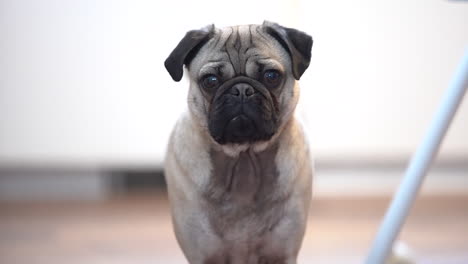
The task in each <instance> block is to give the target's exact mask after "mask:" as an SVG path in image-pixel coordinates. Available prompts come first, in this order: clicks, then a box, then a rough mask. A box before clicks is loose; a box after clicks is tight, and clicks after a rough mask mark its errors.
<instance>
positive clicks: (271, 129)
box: [208, 76, 278, 144]
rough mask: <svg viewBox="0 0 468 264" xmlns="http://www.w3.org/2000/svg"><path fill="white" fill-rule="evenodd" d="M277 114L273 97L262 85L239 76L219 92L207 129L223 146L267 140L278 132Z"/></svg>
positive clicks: (220, 88)
mask: <svg viewBox="0 0 468 264" xmlns="http://www.w3.org/2000/svg"><path fill="white" fill-rule="evenodd" d="M277 112H278V110H277V109H276V107H275V103H274V98H273V97H272V95H271V93H270V92H269V91H268V89H267V88H266V87H265V86H264V85H263V84H262V83H260V82H258V81H257V80H255V79H252V78H249V77H245V76H239V77H235V78H232V79H230V80H228V81H226V82H225V83H223V84H222V85H221V86H220V87H219V88H218V90H217V91H216V93H215V95H214V97H213V99H212V102H211V105H210V111H209V117H208V123H209V124H208V128H209V131H210V134H211V136H212V137H213V138H214V139H215V140H216V141H217V142H218V143H220V144H227V143H249V142H255V141H261V140H268V139H270V138H271V137H272V136H273V134H274V133H275V132H276V119H277V115H278V113H277Z"/></svg>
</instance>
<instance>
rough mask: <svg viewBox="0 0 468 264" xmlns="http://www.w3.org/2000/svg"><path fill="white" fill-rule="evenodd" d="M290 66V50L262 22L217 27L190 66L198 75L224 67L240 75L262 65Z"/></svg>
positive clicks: (233, 73)
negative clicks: (259, 23) (267, 31)
mask: <svg viewBox="0 0 468 264" xmlns="http://www.w3.org/2000/svg"><path fill="white" fill-rule="evenodd" d="M289 65H290V60H289V55H288V53H287V52H286V50H285V49H284V48H283V47H282V46H281V45H280V44H279V42H278V41H277V40H276V39H274V38H273V37H272V36H270V35H269V34H268V33H266V32H265V31H264V30H263V27H262V26H261V25H245V26H235V27H227V28H222V29H216V33H215V34H214V36H213V37H212V38H211V39H210V40H209V41H208V42H207V43H206V44H205V45H204V46H203V47H202V48H201V49H200V51H199V52H198V54H197V56H196V57H195V59H194V60H193V61H192V63H191V64H190V67H189V68H190V72H191V73H192V74H194V75H198V76H200V75H204V74H207V73H213V69H215V70H216V69H217V70H219V69H220V68H222V69H223V71H225V72H226V71H228V72H229V73H230V75H232V76H236V75H250V74H251V71H253V70H254V68H256V69H258V68H259V67H260V68H265V69H277V70H281V71H285V70H286V69H287V67H289Z"/></svg>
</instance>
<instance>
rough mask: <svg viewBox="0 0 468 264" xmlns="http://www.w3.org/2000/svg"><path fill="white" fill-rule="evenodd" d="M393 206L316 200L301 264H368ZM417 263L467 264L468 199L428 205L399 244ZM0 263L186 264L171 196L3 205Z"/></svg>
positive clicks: (417, 211)
mask: <svg viewBox="0 0 468 264" xmlns="http://www.w3.org/2000/svg"><path fill="white" fill-rule="evenodd" d="M387 204H388V200H387V199H369V198H366V199H356V198H354V199H349V198H348V199H346V198H341V199H338V198H334V199H332V198H317V199H315V200H314V202H313V206H312V211H311V215H310V223H309V226H308V230H307V234H306V237H305V240H304V244H303V247H302V250H301V254H300V257H299V263H324V264H327V263H330V264H334V263H346V264H352V263H363V262H362V261H363V259H364V256H365V255H366V254H367V250H368V248H369V244H370V243H371V240H372V238H373V236H374V234H375V231H376V228H377V226H378V224H379V222H380V219H381V216H382V215H383V213H384V211H385V209H386V207H387ZM400 239H401V240H403V241H404V242H405V243H406V244H408V245H409V246H410V247H411V248H412V250H413V253H414V255H415V257H416V260H417V263H424V264H451V263H453V264H467V263H468V196H466V197H439V198H435V197H432V198H421V199H420V200H419V201H418V203H417V204H416V207H415V208H414V210H413V211H412V214H411V217H410V218H409V221H408V222H407V224H406V226H405V228H404V231H403V233H402V236H401V238H400ZM0 263H2V264H10V263H11V264H23V263H24V264H26V263H27V264H30V263H34V264H36V263H47V264H55V263H76V264H78V263H79V264H86V263H92V264H98V263H102V264H104V263H105V264H114V263H117V264H120V263H122V264H123V263H129V264H130V263H132V264H143V263H145V264H146V263H148V264H149V263H164V264H170V263H187V262H186V261H185V259H184V258H183V256H182V253H181V251H180V250H179V248H178V246H177V244H176V241H175V238H174V235H173V233H172V229H171V223H170V216H169V210H168V204H167V200H166V199H165V195H164V194H151V195H148V194H143V195H142V194H140V195H136V196H127V197H119V198H115V199H110V200H108V201H101V202H95V201H94V202H90V201H87V202H47V203H46V202H16V203H5V202H3V203H0Z"/></svg>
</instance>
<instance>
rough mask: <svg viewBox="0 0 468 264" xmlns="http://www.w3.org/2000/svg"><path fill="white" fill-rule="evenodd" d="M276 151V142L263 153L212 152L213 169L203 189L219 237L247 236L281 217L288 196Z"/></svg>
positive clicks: (211, 220)
mask: <svg viewBox="0 0 468 264" xmlns="http://www.w3.org/2000/svg"><path fill="white" fill-rule="evenodd" d="M276 152H277V147H276V146H272V147H270V148H268V149H267V150H265V151H263V152H261V153H254V152H253V151H249V150H248V151H245V152H242V153H240V154H239V156H238V157H236V158H232V157H229V156H226V155H225V154H223V153H221V152H215V151H212V152H211V160H212V162H213V173H212V175H211V177H210V179H211V181H210V184H209V187H208V188H207V189H206V190H205V193H204V198H205V203H206V204H205V205H206V208H205V209H206V211H205V212H206V213H207V214H208V219H209V221H210V224H211V226H212V228H213V229H214V231H215V232H216V233H217V234H218V235H219V236H220V237H226V236H227V237H232V236H234V237H235V239H243V238H245V239H248V238H249V237H250V236H258V235H262V234H263V233H265V232H266V231H267V230H271V229H272V228H274V226H275V225H276V223H277V222H278V221H279V218H280V217H281V215H282V210H283V206H284V199H285V198H284V197H281V195H280V192H279V191H278V188H279V186H278V176H279V175H278V170H277V168H276V164H275V157H276ZM234 237H233V238H234Z"/></svg>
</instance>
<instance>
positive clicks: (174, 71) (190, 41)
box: [164, 25, 215, 82]
mask: <svg viewBox="0 0 468 264" xmlns="http://www.w3.org/2000/svg"><path fill="white" fill-rule="evenodd" d="M214 28H215V27H214V25H210V26H207V27H205V28H203V29H199V30H191V31H189V32H187V34H185V37H184V38H183V39H182V40H181V41H180V42H179V44H177V47H175V49H174V50H173V51H172V52H171V54H170V55H169V57H167V59H166V61H164V66H165V67H166V70H167V71H168V72H169V74H170V75H171V77H172V79H173V80H174V81H176V82H178V81H180V80H181V79H182V75H183V74H184V64H185V65H188V64H189V63H190V61H191V60H192V59H193V58H194V57H195V55H196V54H197V52H198V51H199V50H200V48H201V47H202V46H203V45H204V44H205V43H206V42H207V41H208V40H209V39H210V38H211V36H212V35H213V33H214Z"/></svg>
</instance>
